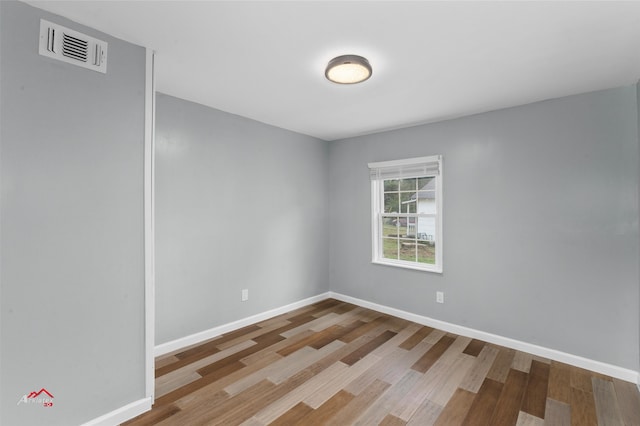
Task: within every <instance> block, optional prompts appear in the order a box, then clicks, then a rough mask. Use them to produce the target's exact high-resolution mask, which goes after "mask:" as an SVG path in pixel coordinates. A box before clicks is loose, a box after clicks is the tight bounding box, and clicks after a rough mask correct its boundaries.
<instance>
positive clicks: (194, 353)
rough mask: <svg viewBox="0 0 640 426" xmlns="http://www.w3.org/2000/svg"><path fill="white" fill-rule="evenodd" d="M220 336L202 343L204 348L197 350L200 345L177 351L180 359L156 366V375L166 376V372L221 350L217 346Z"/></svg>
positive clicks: (177, 356)
mask: <svg viewBox="0 0 640 426" xmlns="http://www.w3.org/2000/svg"><path fill="white" fill-rule="evenodd" d="M218 338H220V336H219V337H217V338H216V339H214V340H213V341H208V342H205V343H204V344H203V345H202V347H203V349H201V350H197V349H198V347H192V349H189V350H187V351H185V352H180V353H177V354H176V355H175V357H176V358H178V361H176V362H172V363H170V364H165V365H162V366H156V368H155V372H154V373H155V377H156V378H158V377H161V376H164V375H165V374H168V373H171V372H172V371H175V370H178V369H180V368H182V367H184V366H186V365H189V364H191V363H193V362H196V361H199V360H201V359H202V358H206V357H208V356H211V355H214V354H216V353H218V352H220V349H218V348H217V339H218ZM184 354H189V355H184Z"/></svg>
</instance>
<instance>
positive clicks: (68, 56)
mask: <svg viewBox="0 0 640 426" xmlns="http://www.w3.org/2000/svg"><path fill="white" fill-rule="evenodd" d="M39 52H40V54H41V55H43V56H48V57H50V58H54V59H58V60H60V61H64V62H68V63H70V64H74V65H78V66H79V67H84V68H89V69H90V70H94V71H99V72H101V73H106V72H107V42H106V41H102V40H97V39H95V38H93V37H89V36H88V35H85V34H82V33H79V32H77V31H73V30H70V29H69V28H65V27H63V26H62V25H58V24H54V23H52V22H49V21H45V20H44V19H41V20H40V48H39Z"/></svg>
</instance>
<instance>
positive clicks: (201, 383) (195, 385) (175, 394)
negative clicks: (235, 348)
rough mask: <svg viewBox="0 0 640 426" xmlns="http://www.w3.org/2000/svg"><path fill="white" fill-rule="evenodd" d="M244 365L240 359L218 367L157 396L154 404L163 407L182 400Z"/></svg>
mask: <svg viewBox="0 0 640 426" xmlns="http://www.w3.org/2000/svg"><path fill="white" fill-rule="evenodd" d="M243 367H245V365H244V364H242V363H241V362H239V361H236V362H233V363H230V364H226V365H225V366H224V367H222V368H220V369H218V370H217V371H216V372H214V373H211V374H208V375H206V376H202V378H201V379H198V380H195V381H193V382H191V383H189V384H188V385H186V386H183V387H181V388H178V389H176V390H173V391H171V392H169V393H167V394H166V395H163V396H161V397H160V398H157V399H156V400H155V402H154V404H153V406H154V407H162V406H163V405H168V404H172V403H175V402H177V401H178V400H180V399H181V398H184V397H185V396H188V395H190V394H192V393H193V392H195V391H197V390H198V389H201V388H203V387H205V386H207V385H209V384H211V383H214V382H216V381H218V380H220V379H221V378H223V377H225V376H227V375H229V374H231V373H233V372H235V371H237V370H240V369H242V368H243Z"/></svg>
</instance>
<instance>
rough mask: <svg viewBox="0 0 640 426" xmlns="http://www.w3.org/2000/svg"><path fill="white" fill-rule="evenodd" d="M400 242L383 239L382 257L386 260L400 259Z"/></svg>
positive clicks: (394, 239) (393, 239) (392, 239)
mask: <svg viewBox="0 0 640 426" xmlns="http://www.w3.org/2000/svg"><path fill="white" fill-rule="evenodd" d="M398 241H399V240H398V239H397V238H383V239H382V257H384V258H385V259H398Z"/></svg>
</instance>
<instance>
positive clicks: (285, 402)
mask: <svg viewBox="0 0 640 426" xmlns="http://www.w3.org/2000/svg"><path fill="white" fill-rule="evenodd" d="M348 369H349V367H347V366H346V365H345V364H343V363H341V362H337V363H333V364H332V365H330V366H328V367H327V368H325V369H324V370H322V371H321V372H319V373H318V374H315V375H314V374H313V372H312V371H311V370H310V369H305V370H303V372H301V373H298V374H305V373H306V374H309V379H308V380H306V381H305V382H304V383H302V384H300V386H298V387H297V388H296V389H295V392H291V393H288V394H286V395H283V396H282V397H280V398H279V399H277V400H276V401H274V402H272V403H271V404H269V405H268V406H266V407H264V408H262V409H261V410H259V411H258V412H257V413H256V414H254V417H255V418H256V419H257V420H258V421H260V422H263V423H265V424H269V423H271V422H272V421H274V420H275V419H277V418H278V417H280V416H281V415H283V414H284V413H286V412H287V411H288V410H290V409H291V408H293V407H294V406H295V405H296V404H298V403H300V402H302V401H303V400H304V399H305V398H306V397H307V396H309V395H311V394H312V393H313V392H314V391H315V389H316V388H318V387H320V386H321V385H322V383H324V382H325V381H328V380H330V379H331V378H332V377H335V376H338V375H340V374H344V372H345V371H346V370H348ZM294 377H295V376H294ZM290 380H291V379H290Z"/></svg>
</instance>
